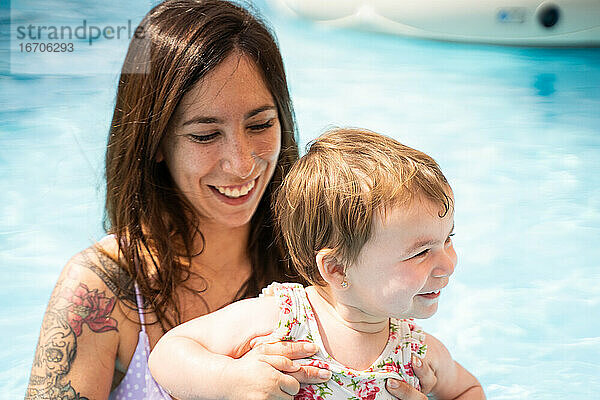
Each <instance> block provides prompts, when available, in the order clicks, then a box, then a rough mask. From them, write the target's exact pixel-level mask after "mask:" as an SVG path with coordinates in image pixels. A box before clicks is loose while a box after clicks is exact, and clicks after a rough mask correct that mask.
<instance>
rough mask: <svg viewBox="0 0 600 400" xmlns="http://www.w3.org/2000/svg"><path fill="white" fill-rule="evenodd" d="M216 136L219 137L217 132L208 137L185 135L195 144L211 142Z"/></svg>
mask: <svg viewBox="0 0 600 400" xmlns="http://www.w3.org/2000/svg"><path fill="white" fill-rule="evenodd" d="M217 136H219V132H214V133H210V134H208V135H192V134H190V135H187V137H188V138H189V139H190V140H192V141H194V142H197V143H206V142H210V141H211V140H213V139H214V138H216V137H217Z"/></svg>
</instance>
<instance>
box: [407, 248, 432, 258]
mask: <svg viewBox="0 0 600 400" xmlns="http://www.w3.org/2000/svg"><path fill="white" fill-rule="evenodd" d="M428 253H429V249H426V250H423V251H422V252H420V253H418V254H415V255H414V256H412V257H411V258H420V257H423V256H426V255H427V254H428Z"/></svg>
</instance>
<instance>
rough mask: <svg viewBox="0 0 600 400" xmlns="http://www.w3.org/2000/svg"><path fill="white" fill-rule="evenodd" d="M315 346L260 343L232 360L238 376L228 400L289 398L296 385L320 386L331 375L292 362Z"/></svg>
mask: <svg viewBox="0 0 600 400" xmlns="http://www.w3.org/2000/svg"><path fill="white" fill-rule="evenodd" d="M316 352H317V347H316V346H315V345H314V344H312V343H306V342H276V343H264V344H260V345H258V346H256V347H254V348H253V349H252V350H250V351H249V352H247V353H246V354H244V356H242V357H241V358H239V359H237V360H235V363H234V364H233V366H234V367H235V368H237V370H238V371H239V372H240V374H237V376H238V378H237V379H236V383H235V384H232V387H231V388H230V394H229V396H228V398H230V399H257V400H263V399H269V400H275V399H292V398H293V396H294V395H295V394H297V393H298V391H299V390H300V383H307V384H308V383H322V382H326V381H328V380H329V379H330V378H331V372H329V371H327V370H324V369H320V368H317V367H312V366H300V365H299V364H297V363H295V362H293V360H295V359H299V358H306V357H309V356H311V355H313V354H315V353H316Z"/></svg>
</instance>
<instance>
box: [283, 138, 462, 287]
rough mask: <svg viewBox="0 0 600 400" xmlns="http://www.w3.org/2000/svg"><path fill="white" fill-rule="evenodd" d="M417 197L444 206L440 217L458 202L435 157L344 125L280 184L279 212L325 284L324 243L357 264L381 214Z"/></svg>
mask: <svg viewBox="0 0 600 400" xmlns="http://www.w3.org/2000/svg"><path fill="white" fill-rule="evenodd" d="M415 199H419V200H420V199H426V200H428V201H431V202H432V203H433V204H434V205H435V206H437V207H439V210H440V212H439V214H438V215H439V216H440V218H442V217H444V216H445V215H446V214H447V213H448V212H449V211H450V210H451V208H452V207H453V204H452V197H451V188H450V185H449V184H448V181H447V180H446V178H445V177H444V175H443V173H442V171H441V170H440V167H439V166H438V164H437V163H436V162H435V161H434V160H433V158H431V157H430V156H428V155H427V154H425V153H422V152H420V151H418V150H415V149H413V148H410V147H408V146H405V145H403V144H401V143H399V142H397V141H396V140H394V139H391V138H389V137H387V136H384V135H380V134H378V133H375V132H371V131H368V130H365V129H340V128H336V129H332V130H329V131H327V132H325V133H324V134H323V135H322V136H320V137H319V138H317V139H315V140H314V141H312V142H311V143H309V144H308V146H307V152H306V154H305V155H304V156H302V158H300V160H299V161H298V162H297V163H296V164H295V165H294V166H293V167H292V169H291V171H290V173H289V174H288V175H287V176H286V178H285V179H284V182H283V184H282V186H281V187H280V189H279V190H278V192H277V199H276V201H275V203H274V212H275V214H276V220H277V225H278V227H279V230H280V232H281V238H280V240H281V241H282V242H284V245H285V247H286V249H287V252H288V254H289V260H290V261H291V263H292V264H293V267H294V268H295V269H296V270H297V271H298V273H299V274H300V275H301V276H302V277H303V278H304V279H306V280H307V281H308V282H310V283H311V284H315V285H321V286H324V285H326V283H325V281H324V280H323V278H322V277H321V275H320V274H319V270H318V267H317V264H316V259H315V256H316V254H317V252H318V251H319V250H321V249H325V248H329V249H331V250H332V253H331V254H330V256H331V257H333V258H335V259H336V260H337V261H338V262H339V263H340V264H341V265H345V266H349V265H351V264H353V263H354V262H356V260H357V259H358V256H359V254H360V251H361V250H362V248H363V246H364V245H365V243H366V242H367V241H368V240H369V239H370V238H371V234H372V228H373V223H374V220H375V218H376V217H377V216H380V217H382V218H383V217H385V212H386V210H390V208H392V207H402V206H407V205H410V204H411V202H413V201H414V200H415Z"/></svg>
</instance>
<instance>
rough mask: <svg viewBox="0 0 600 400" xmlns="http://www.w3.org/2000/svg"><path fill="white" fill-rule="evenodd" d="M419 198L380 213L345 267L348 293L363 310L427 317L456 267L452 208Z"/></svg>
mask: <svg viewBox="0 0 600 400" xmlns="http://www.w3.org/2000/svg"><path fill="white" fill-rule="evenodd" d="M440 211H441V210H440V207H438V206H436V205H434V204H433V203H432V202H431V201H429V200H424V199H423V200H419V199H416V200H415V201H413V203H412V204H411V205H410V206H409V207H406V206H404V207H398V208H393V209H390V210H388V212H387V214H386V216H385V218H381V217H378V218H377V220H376V222H375V224H374V227H373V236H372V237H371V239H370V240H369V241H368V242H367V243H366V244H365V247H364V248H363V249H362V251H361V253H360V256H359V258H358V260H357V262H356V263H355V264H354V265H352V266H350V267H349V268H348V270H347V279H348V282H349V283H350V285H349V288H348V292H347V293H346V295H349V296H351V298H353V301H352V303H353V305H354V306H355V307H357V308H359V309H360V310H361V311H363V312H365V313H367V314H369V315H372V316H381V317H386V318H387V317H395V318H429V317H431V316H432V315H433V314H434V313H435V312H436V311H437V304H438V298H439V296H440V292H439V291H440V290H441V289H442V288H444V287H445V286H446V285H447V284H448V279H449V277H450V275H452V273H453V272H454V267H455V266H456V261H457V259H456V252H455V251H454V247H453V246H452V240H451V237H450V236H451V234H452V230H453V229H454V212H453V210H452V209H451V210H450V211H449V212H448V213H447V214H446V215H445V216H444V217H440V216H439V213H440Z"/></svg>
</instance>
